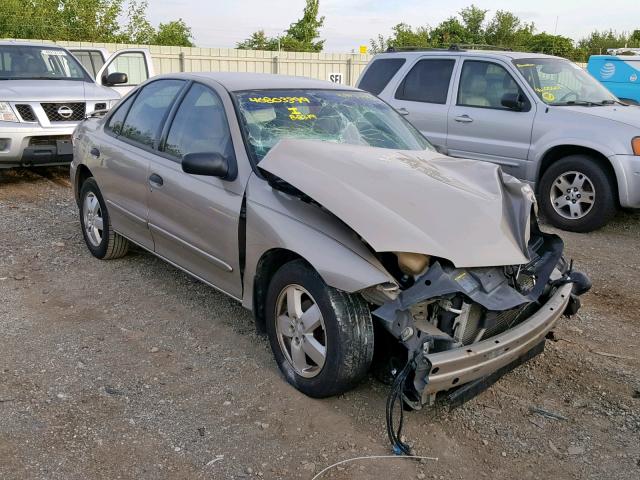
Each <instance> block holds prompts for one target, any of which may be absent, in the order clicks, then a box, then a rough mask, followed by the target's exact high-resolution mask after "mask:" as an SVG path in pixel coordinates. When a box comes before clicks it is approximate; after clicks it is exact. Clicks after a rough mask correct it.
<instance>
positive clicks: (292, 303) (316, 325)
mask: <svg viewBox="0 0 640 480" xmlns="http://www.w3.org/2000/svg"><path fill="white" fill-rule="evenodd" d="M275 313H276V334H277V336H278V344H279V345H280V350H281V351H282V353H283V354H284V356H285V358H286V359H287V361H288V362H289V363H290V364H291V366H292V367H293V369H294V370H295V371H296V373H297V374H298V375H300V376H302V377H305V378H312V377H315V376H316V375H318V374H319V373H320V371H321V370H322V367H323V366H324V362H325V359H326V356H327V334H326V330H325V326H324V320H323V318H322V313H320V308H319V307H318V304H317V303H316V301H315V300H314V299H313V297H312V296H311V294H310V293H309V292H307V291H306V290H305V289H304V288H303V287H301V286H300V285H288V286H287V287H285V288H284V289H283V290H282V291H281V292H280V295H278V300H277V301H276V312H275Z"/></svg>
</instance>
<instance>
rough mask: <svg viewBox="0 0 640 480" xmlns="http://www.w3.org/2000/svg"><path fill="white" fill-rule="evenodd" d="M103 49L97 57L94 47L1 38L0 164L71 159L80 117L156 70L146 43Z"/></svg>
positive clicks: (52, 162)
mask: <svg viewBox="0 0 640 480" xmlns="http://www.w3.org/2000/svg"><path fill="white" fill-rule="evenodd" d="M74 53H75V55H78V56H80V58H81V61H78V58H77V57H76V56H74ZM100 54H101V56H100V57H99V58H100V60H99V58H98V57H97V56H96V54H95V49H87V48H75V49H74V50H73V52H72V51H70V50H67V49H65V48H62V47H59V46H57V45H54V44H46V43H31V42H17V41H2V42H0V168H11V167H20V166H34V165H60V164H68V163H69V162H71V159H72V146H71V134H72V133H73V131H74V130H75V128H76V126H77V125H78V123H79V122H81V121H82V120H84V119H85V117H86V116H87V115H89V114H91V113H93V112H95V111H97V110H108V109H109V108H111V107H112V106H113V105H115V104H116V103H117V102H118V101H119V99H120V97H121V96H122V95H124V94H125V93H126V92H128V91H129V90H131V89H132V88H134V87H135V86H136V85H137V84H139V83H141V82H142V81H144V80H146V79H147V78H148V77H150V76H152V75H153V67H152V63H151V57H150V55H149V52H148V51H146V50H144V49H124V50H119V51H117V52H115V53H114V54H113V55H111V56H105V52H104V51H102V52H100ZM87 56H88V59H89V63H88V64H87V63H86V59H87ZM83 57H84V58H83ZM83 59H84V61H83ZM85 65H91V66H92V69H90V70H87V68H85ZM94 68H95V69H94ZM90 72H91V73H90Z"/></svg>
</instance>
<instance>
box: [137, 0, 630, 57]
mask: <svg viewBox="0 0 640 480" xmlns="http://www.w3.org/2000/svg"><path fill="white" fill-rule="evenodd" d="M471 3H474V4H475V5H476V6H478V7H480V8H483V9H488V10H490V11H489V13H488V17H491V16H492V14H493V13H494V12H495V11H496V10H497V9H503V10H510V11H512V12H513V13H515V14H516V15H518V16H519V17H520V18H521V19H522V20H524V21H526V22H534V23H535V25H536V30H537V31H538V32H541V31H546V32H548V33H554V31H555V29H556V18H557V22H558V23H557V33H558V35H564V36H567V37H570V38H573V39H574V40H578V39H580V38H582V37H584V36H586V35H587V34H589V32H591V31H593V30H596V29H597V30H608V29H610V28H612V29H614V30H617V31H633V30H634V29H640V1H639V0H607V1H606V2H603V1H602V0H598V1H596V0H580V1H576V0H536V1H531V0H510V1H509V2H505V1H493V0H486V1H482V0H476V1H473V0H465V1H458V0H446V1H442V0H441V1H433V0H422V1H419V0H397V1H387V0H378V1H376V0H320V12H321V14H322V15H324V16H325V17H326V18H325V24H324V27H323V28H322V29H321V32H320V33H321V38H323V39H325V40H326V42H325V48H324V51H325V52H332V53H333V52H336V53H340V52H351V51H352V50H356V51H357V50H358V47H359V45H369V39H371V38H374V37H377V35H378V34H379V33H381V34H383V35H384V36H385V37H386V36H388V35H389V34H390V33H391V27H393V26H394V25H396V24H398V23H400V22H405V23H408V24H410V25H412V26H414V27H417V26H423V25H429V26H436V25H437V24H438V23H440V22H441V21H442V20H444V19H446V18H448V17H450V16H452V15H455V14H456V13H457V12H459V11H460V10H461V9H462V8H464V7H466V6H469V5H470V4H471ZM304 5H305V0H233V1H229V0H149V10H148V16H149V19H150V20H151V22H152V23H153V24H154V25H157V24H158V23H159V22H166V21H169V20H173V19H176V18H180V17H181V18H182V19H183V20H184V21H185V22H186V23H187V24H188V25H189V26H191V28H192V31H193V34H194V38H195V44H196V45H197V46H199V47H234V46H235V44H236V43H237V42H239V41H242V40H243V39H245V38H247V37H248V36H249V35H250V34H251V33H252V32H254V31H256V30H260V29H263V30H265V32H266V33H267V35H269V36H276V35H279V34H281V33H282V32H283V31H284V30H285V29H286V28H287V27H288V26H289V24H290V23H292V22H294V21H296V20H297V19H298V18H300V17H301V16H302V10H303V8H304ZM605 5H606V7H605Z"/></svg>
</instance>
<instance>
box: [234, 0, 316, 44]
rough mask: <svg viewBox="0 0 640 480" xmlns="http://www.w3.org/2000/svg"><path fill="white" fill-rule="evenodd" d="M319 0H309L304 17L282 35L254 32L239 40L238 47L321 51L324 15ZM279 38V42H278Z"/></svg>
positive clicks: (261, 31)
mask: <svg viewBox="0 0 640 480" xmlns="http://www.w3.org/2000/svg"><path fill="white" fill-rule="evenodd" d="M319 7H320V5H319V0H307V3H306V5H305V7H304V11H303V14H302V18H301V19H299V20H298V21H296V22H294V23H292V24H291V25H289V28H288V29H287V30H286V31H285V34H284V35H283V36H281V37H267V36H266V35H265V33H264V31H263V30H258V31H257V32H254V33H252V34H251V35H250V36H249V38H247V39H245V40H243V41H241V42H238V43H237V44H236V47H237V48H241V49H256V50H277V49H278V45H279V46H280V48H281V49H282V50H286V51H295V52H321V51H322V49H323V47H324V40H320V39H319V38H320V28H321V27H322V25H323V24H324V17H322V16H319ZM278 40H279V43H278Z"/></svg>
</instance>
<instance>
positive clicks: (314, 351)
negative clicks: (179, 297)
mask: <svg viewBox="0 0 640 480" xmlns="http://www.w3.org/2000/svg"><path fill="white" fill-rule="evenodd" d="M71 178H72V181H73V184H74V186H75V194H76V200H77V202H78V206H79V209H80V224H81V227H82V233H83V235H84V238H85V240H86V244H87V247H88V249H89V250H90V251H91V253H92V254H93V255H94V256H96V257H98V258H102V259H108V258H116V257H121V256H124V255H125V254H126V252H127V249H128V247H129V245H130V243H131V242H133V243H135V244H137V245H139V246H141V247H143V248H145V249H147V250H149V251H150V252H152V253H154V254H155V255H157V256H158V257H160V258H162V259H164V260H166V261H167V262H169V263H171V264H172V265H175V266H176V267H178V268H181V269H183V270H185V271H186V272H188V273H189V274H191V275H193V276H194V277H196V278H198V279H200V280H202V281H203V282H205V283H207V284H209V285H211V286H213V287H215V288H216V289H218V290H221V291H223V292H225V293H227V294H228V295H230V296H231V297H233V298H235V299H237V300H239V301H241V302H242V304H243V305H244V306H245V307H247V308H249V309H251V310H252V311H253V313H254V315H255V319H256V322H257V324H258V326H259V328H261V329H263V330H266V332H267V333H268V336H269V339H270V342H271V348H272V349H273V353H274V355H275V358H276V361H277V363H278V366H279V367H280V369H281V371H282V373H283V374H284V377H285V378H286V380H287V381H288V382H289V383H291V384H292V385H293V386H295V387H296V388H297V389H299V390H300V391H302V392H304V393H306V394H307V395H310V396H313V397H326V396H330V395H336V394H339V393H342V392H345V391H347V390H349V389H350V388H352V387H353V386H354V385H355V384H356V383H357V382H358V381H360V380H361V379H362V378H363V377H364V376H365V375H366V374H367V372H368V371H370V370H371V369H372V368H374V369H375V370H376V372H377V373H379V376H381V377H386V378H387V379H388V380H390V381H391V382H393V383H394V389H395V391H396V393H397V394H398V395H399V396H400V397H401V398H402V401H404V402H405V403H406V404H408V405H411V406H413V407H414V408H419V407H421V406H423V405H425V404H431V403H432V402H433V401H434V400H435V397H436V394H439V393H441V394H444V395H448V396H449V400H450V401H452V402H455V401H462V400H465V399H467V398H470V397H471V396H472V395H474V394H476V393H477V392H478V391H480V390H482V389H483V388H485V387H486V386H487V385H489V384H490V383H492V382H493V381H495V379H496V378H497V377H499V376H500V375H502V374H504V373H505V372H506V371H508V370H509V369H511V368H513V367H514V366H516V365H518V364H519V363H522V362H523V361H526V360H527V359H529V358H531V357H532V356H534V355H535V354H537V353H539V352H540V351H542V348H543V346H544V341H545V337H546V335H547V334H548V333H549V331H550V330H551V329H552V328H553V327H554V326H555V325H556V322H557V321H558V319H559V317H560V316H561V315H563V314H567V315H569V314H572V313H575V312H576V311H577V309H578V307H579V299H578V295H580V294H582V293H584V292H585V291H586V290H588V288H589V280H588V278H587V277H585V276H584V275H583V274H581V273H580V272H577V271H575V270H574V269H573V268H572V265H570V264H569V263H568V262H566V261H565V260H564V258H563V255H562V251H563V243H562V241H561V239H560V238H559V237H558V236H556V235H551V234H547V233H544V232H542V231H541V230H540V228H539V227H538V222H537V217H536V201H535V197H534V193H533V191H532V189H531V187H530V186H529V185H527V184H525V183H521V182H519V181H518V180H516V179H514V178H513V177H511V176H509V175H506V174H505V173H503V172H502V171H501V169H500V168H499V167H498V166H495V165H491V164H488V163H481V162H474V161H470V160H460V159H453V158H449V157H447V156H445V155H443V154H441V153H439V152H437V151H436V150H434V149H433V148H432V147H431V146H430V144H429V143H428V141H427V140H426V139H425V138H424V137H422V135H421V134H420V133H419V132H417V131H416V130H415V129H414V128H413V127H412V126H411V125H410V124H409V123H407V122H406V121H405V120H404V118H403V117H402V116H400V115H399V114H397V113H396V112H395V111H394V110H393V109H392V108H391V107H389V106H388V105H387V104H386V103H384V102H382V101H381V100H379V99H377V98H376V97H374V96H372V95H370V94H368V93H365V92H362V91H360V90H357V89H353V88H349V87H345V86H341V85H335V84H330V83H327V82H321V81H316V80H309V79H302V78H292V77H283V76H272V75H256V74H240V73H239V74H222V73H216V74H214V73H211V74H204V73H203V74H179V75H169V76H160V77H155V78H154V79H152V80H150V81H148V82H147V83H145V84H143V85H142V86H140V87H139V88H138V89H136V90H135V91H133V92H132V93H131V94H129V95H128V96H127V97H125V98H124V99H123V100H122V101H121V102H120V103H119V104H118V105H117V106H116V107H115V108H113V109H112V111H110V112H109V113H108V114H107V115H106V116H104V117H95V118H90V119H88V120H86V121H85V122H84V123H83V124H82V125H81V126H80V127H79V128H78V129H77V131H76V133H75V135H74V161H73V163H72V167H71Z"/></svg>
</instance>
